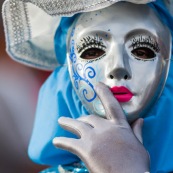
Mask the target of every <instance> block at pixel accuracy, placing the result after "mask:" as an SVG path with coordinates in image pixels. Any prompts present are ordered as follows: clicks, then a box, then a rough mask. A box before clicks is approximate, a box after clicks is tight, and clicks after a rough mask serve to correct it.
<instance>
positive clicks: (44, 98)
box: [29, 0, 173, 173]
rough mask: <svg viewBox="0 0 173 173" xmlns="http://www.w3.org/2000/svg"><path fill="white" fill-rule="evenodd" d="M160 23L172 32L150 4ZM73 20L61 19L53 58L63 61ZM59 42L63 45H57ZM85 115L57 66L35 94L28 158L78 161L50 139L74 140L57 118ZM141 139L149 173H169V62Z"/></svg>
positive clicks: (172, 97) (172, 116)
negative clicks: (65, 137) (167, 71)
mask: <svg viewBox="0 0 173 173" xmlns="http://www.w3.org/2000/svg"><path fill="white" fill-rule="evenodd" d="M149 6H150V7H151V8H153V9H154V10H155V11H156V13H158V15H159V16H160V18H161V20H162V21H163V22H164V23H165V24H166V25H167V26H168V27H169V28H170V30H171V32H173V18H172V17H171V16H170V14H169V12H168V10H167V9H166V8H165V6H164V4H163V1H162V0H159V1H157V2H155V3H150V4H149ZM73 20H74V18H63V19H62V23H61V26H60V28H58V29H57V32H56V35H55V47H56V55H57V58H58V59H60V60H61V61H62V62H64V61H65V52H66V47H65V43H64V42H63V41H62V40H64V41H65V39H66V33H67V30H68V28H69V26H70V25H71V23H72V21H73ZM61 42H63V44H60V43H61ZM86 114H87V112H86V110H85V108H84V107H83V106H82V104H81V102H80V101H79V99H78V97H77V96H76V94H75V92H74V90H73V88H72V85H71V82H70V78H69V74H68V69H67V67H66V66H62V67H58V68H57V69H56V70H55V71H54V72H53V73H52V74H51V76H50V77H49V78H48V80H47V81H46V82H45V84H44V85H43V86H42V88H41V90H40V93H39V100H38V106H37V113H36V120H35V125H34V130H33V134H32V138H31V142H30V145H29V156H30V157H31V159H33V161H35V162H37V163H41V164H47V165H52V166H57V165H59V164H69V163H73V162H76V161H79V159H78V158H77V157H76V156H74V155H72V154H70V153H69V152H67V151H63V150H60V149H56V148H55V147H54V146H53V145H52V140H53V138H54V137H56V136H68V137H74V136H73V135H72V134H70V133H68V132H67V131H65V130H63V129H62V128H61V127H60V126H59V125H58V123H57V120H58V118H59V117H61V116H66V117H72V118H78V117H79V116H80V115H86ZM143 140H144V145H145V147H146V149H147V150H148V151H149V153H150V157H151V173H168V172H173V61H171V66H170V71H169V75H168V79H167V82H166V85H165V88H164V90H163V93H162V95H161V97H160V98H159V100H158V101H157V102H156V103H155V105H154V106H153V107H152V109H151V110H150V111H149V112H148V114H147V115H146V116H145V117H144V127H143Z"/></svg>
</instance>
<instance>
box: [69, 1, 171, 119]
mask: <svg viewBox="0 0 173 173" xmlns="http://www.w3.org/2000/svg"><path fill="white" fill-rule="evenodd" d="M124 11H125V12H124ZM153 21H154V22H153ZM171 46H172V45H171V34H170V31H169V30H168V29H167V28H166V27H165V26H164V25H163V24H162V22H161V21H160V19H159V18H158V17H157V15H156V14H155V13H154V12H153V10H152V9H151V8H150V7H148V6H147V5H140V7H139V5H135V4H131V3H117V4H115V5H112V6H110V7H108V8H105V9H103V10H99V11H95V12H90V13H84V14H81V15H80V16H79V17H78V18H77V19H76V21H75V22H74V24H73V26H72V28H71V29H70V31H69V34H68V40H67V50H68V51H67V59H68V69H69V73H70V78H71V81H72V84H73V87H74V90H75V91H76V93H77V95H78V97H79V99H80V100H81V102H82V104H83V105H84V106H85V108H86V109H87V110H88V112H89V113H90V114H96V115H99V116H102V117H104V116H105V111H104V108H103V106H102V103H101V101H100V99H99V98H98V97H97V94H96V92H95V90H94V86H95V85H96V84H97V82H103V83H104V84H106V85H107V86H108V87H109V88H110V90H111V91H112V93H113V95H114V97H115V98H116V99H117V100H118V101H119V103H120V105H121V106H122V108H123V110H124V112H125V114H126V116H127V119H128V121H129V122H133V121H134V120H135V119H137V118H138V117H141V116H144V115H146V113H147V112H148V111H149V109H150V108H151V107H152V105H153V104H154V103H155V102H156V100H157V99H158V98H159V96H160V95H161V93H162V90H163V88H164V85H165V81H166V78H167V74H168V70H169V64H170V60H169V59H170V55H171Z"/></svg>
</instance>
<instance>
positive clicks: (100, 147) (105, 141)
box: [53, 83, 149, 173]
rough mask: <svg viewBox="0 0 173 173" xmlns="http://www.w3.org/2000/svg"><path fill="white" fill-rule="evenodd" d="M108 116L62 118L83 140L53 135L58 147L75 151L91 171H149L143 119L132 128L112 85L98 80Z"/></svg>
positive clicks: (105, 172) (98, 89)
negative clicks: (111, 89)
mask: <svg viewBox="0 0 173 173" xmlns="http://www.w3.org/2000/svg"><path fill="white" fill-rule="evenodd" d="M95 90H96V92H97V94H98V96H99V97H100V100H101V101H102V103H103V105H104V108H105V111H106V118H107V119H104V118H101V117H99V116H96V115H90V116H86V117H82V118H80V119H78V120H74V119H71V118H65V117H62V118H60V119H59V120H58V122H59V124H60V125H61V126H62V127H63V128H64V129H66V130H68V131H70V132H72V133H74V134H76V135H77V136H79V138H80V139H71V138H65V137H58V138H54V140H53V144H54V145H55V146H56V147H59V148H62V149H65V150H68V151H70V152H72V153H74V154H76V155H77V156H78V157H79V158H81V160H82V161H83V162H84V163H85V165H86V167H87V168H88V170H89V172H90V173H144V172H147V171H149V155H148V153H147V151H146V150H145V148H144V146H143V145H142V143H141V142H142V137H141V127H142V122H143V120H142V119H138V120H137V121H136V122H135V123H134V124H133V125H132V128H131V126H130V125H129V124H128V122H127V120H126V117H125V115H124V112H123V110H122V108H121V106H120V105H119V103H118V101H117V100H116V99H115V97H114V96H113V95H112V93H111V92H110V90H109V88H108V87H107V86H105V85H104V84H102V83H99V84H98V85H97V87H96V88H95Z"/></svg>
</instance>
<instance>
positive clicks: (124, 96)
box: [110, 86, 133, 102]
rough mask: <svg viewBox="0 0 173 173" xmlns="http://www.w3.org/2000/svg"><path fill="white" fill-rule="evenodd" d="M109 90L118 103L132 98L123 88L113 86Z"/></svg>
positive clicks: (131, 94)
mask: <svg viewBox="0 0 173 173" xmlns="http://www.w3.org/2000/svg"><path fill="white" fill-rule="evenodd" d="M110 90H111V92H112V93H113V95H114V96H115V98H116V99H117V100H118V101H119V102H128V101H130V100H131V98H132V97H133V93H131V92H130V91H129V90H128V89H127V88H126V87H124V86H119V87H117V86H115V87H112V88H110Z"/></svg>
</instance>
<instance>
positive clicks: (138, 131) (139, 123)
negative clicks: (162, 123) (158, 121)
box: [131, 118, 143, 144]
mask: <svg viewBox="0 0 173 173" xmlns="http://www.w3.org/2000/svg"><path fill="white" fill-rule="evenodd" d="M131 127H132V130H133V133H134V134H135V136H136V137H137V139H138V140H139V141H140V142H141V143H142V144H143V138H142V127H143V119H142V118H139V119H137V120H136V121H135V122H134V123H133V124H132V126H131Z"/></svg>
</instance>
